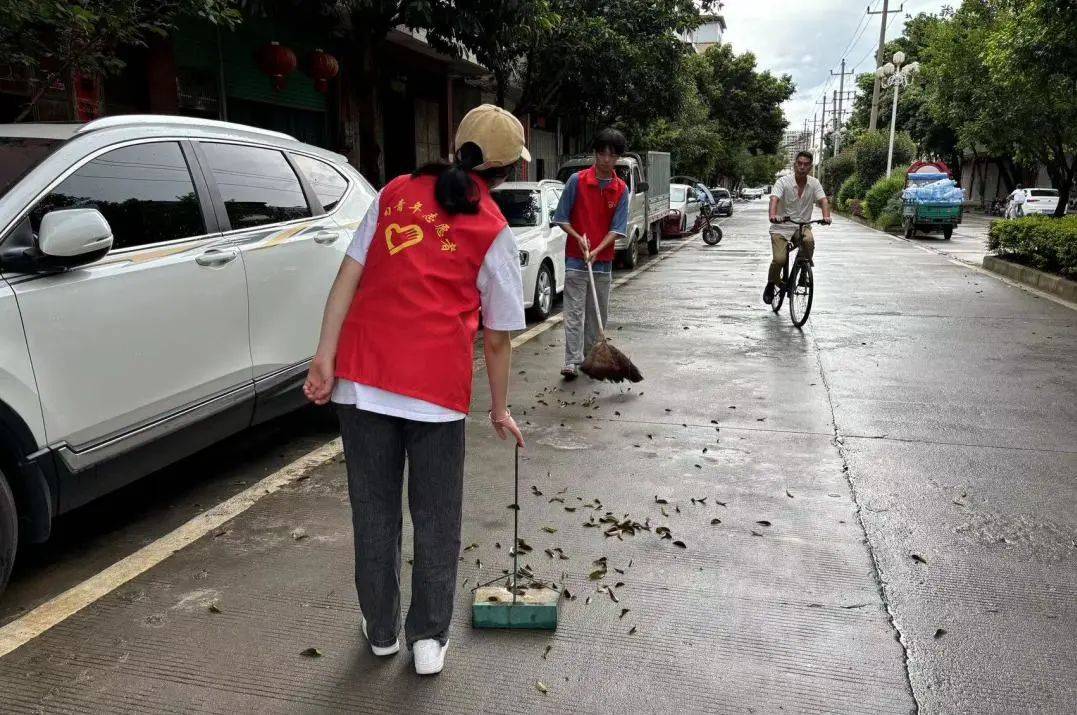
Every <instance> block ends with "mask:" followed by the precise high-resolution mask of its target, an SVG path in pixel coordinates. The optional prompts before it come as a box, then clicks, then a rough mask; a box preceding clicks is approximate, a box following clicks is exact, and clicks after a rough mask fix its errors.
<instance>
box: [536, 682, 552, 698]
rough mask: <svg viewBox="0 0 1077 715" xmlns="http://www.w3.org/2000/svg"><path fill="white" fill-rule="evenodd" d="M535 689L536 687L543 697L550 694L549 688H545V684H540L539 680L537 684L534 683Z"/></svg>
mask: <svg viewBox="0 0 1077 715" xmlns="http://www.w3.org/2000/svg"><path fill="white" fill-rule="evenodd" d="M535 687H536V688H538V691H539V692H540V693H542V694H543V695H545V694H546V693H548V692H550V689H549V688H547V687H546V684H545V683H543V682H542V681H541V680H540V681H538V682H537V683H535Z"/></svg>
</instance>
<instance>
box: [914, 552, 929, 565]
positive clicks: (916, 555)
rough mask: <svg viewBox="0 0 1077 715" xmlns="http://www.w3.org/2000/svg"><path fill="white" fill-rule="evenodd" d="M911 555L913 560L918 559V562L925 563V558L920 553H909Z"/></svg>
mask: <svg viewBox="0 0 1077 715" xmlns="http://www.w3.org/2000/svg"><path fill="white" fill-rule="evenodd" d="M911 556H912V560H913V561H918V562H920V563H922V564H926V563H927V559H925V558H924V557H923V556H921V555H920V554H911Z"/></svg>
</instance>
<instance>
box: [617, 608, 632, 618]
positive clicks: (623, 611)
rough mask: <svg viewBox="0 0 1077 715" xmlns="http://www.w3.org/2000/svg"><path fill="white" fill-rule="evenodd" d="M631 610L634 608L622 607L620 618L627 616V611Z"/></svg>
mask: <svg viewBox="0 0 1077 715" xmlns="http://www.w3.org/2000/svg"><path fill="white" fill-rule="evenodd" d="M631 612H632V609H631V608H622V609H621V615H620V616H618V618H624V617H625V614H627V613H631Z"/></svg>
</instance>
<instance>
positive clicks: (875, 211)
mask: <svg viewBox="0 0 1077 715" xmlns="http://www.w3.org/2000/svg"><path fill="white" fill-rule="evenodd" d="M905 171H906V167H903V166H899V167H897V168H895V169H894V171H893V173H891V174H890V178H888V179H879V180H878V181H876V182H875V183H874V184H872V187H871V188H870V189H868V192H867V193H866V194H864V215H865V216H866V217H868V218H869V219H871V220H872V221H875V222H877V223H878V222H879V220H880V219H881V218H882V217H883V213H884V210H885V209H886V208H887V204H888V203H890V200H891V199H893V198H894V197H895V196H896V197H897V198H898V201H900V200H901V190H902V189H903V188H905ZM899 212H900V209H899ZM898 223H900V221H898Z"/></svg>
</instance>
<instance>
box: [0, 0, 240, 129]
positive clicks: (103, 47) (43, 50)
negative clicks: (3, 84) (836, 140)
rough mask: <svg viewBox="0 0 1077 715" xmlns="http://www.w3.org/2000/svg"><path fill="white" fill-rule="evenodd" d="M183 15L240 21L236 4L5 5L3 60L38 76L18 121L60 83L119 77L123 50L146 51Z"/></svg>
mask: <svg viewBox="0 0 1077 715" xmlns="http://www.w3.org/2000/svg"><path fill="white" fill-rule="evenodd" d="M183 14H186V15H193V16H196V17H200V18H202V19H204V20H208V21H209V22H212V23H217V24H223V25H227V26H231V25H233V24H234V23H236V22H238V21H239V19H240V15H239V12H238V10H237V9H236V8H235V7H234V3H233V2H232V0H72V1H69V2H56V1H55V0H0V57H3V58H4V61H5V62H7V63H9V64H11V65H14V66H17V67H22V68H25V69H26V70H29V71H30V72H31V73H33V74H34V75H36V76H37V77H38V84H37V90H36V91H35V92H34V94H33V95H32V96H31V99H30V102H29V103H28V104H27V106H26V107H25V108H24V109H23V112H22V114H20V116H19V117H18V119H17V120H16V121H19V120H21V119H23V118H25V117H26V116H27V115H28V114H29V112H30V110H31V109H32V108H33V105H34V104H36V103H37V101H38V100H39V99H40V98H41V96H42V95H43V94H44V92H45V90H46V89H47V88H48V87H49V86H50V85H51V84H52V83H53V82H54V81H55V80H56V79H58V78H67V77H69V76H70V75H71V73H73V72H75V73H79V74H83V75H88V76H106V75H111V74H115V73H117V72H119V71H120V70H122V69H123V67H124V62H123V60H121V59H120V58H119V57H118V56H117V49H118V48H120V47H122V46H135V47H138V46H144V45H145V44H146V41H147V40H148V39H149V38H150V37H151V36H154V35H158V36H160V35H164V34H166V33H167V32H168V30H170V29H171V28H172V27H173V23H174V21H175V19H176V18H177V17H178V16H179V15H183Z"/></svg>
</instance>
